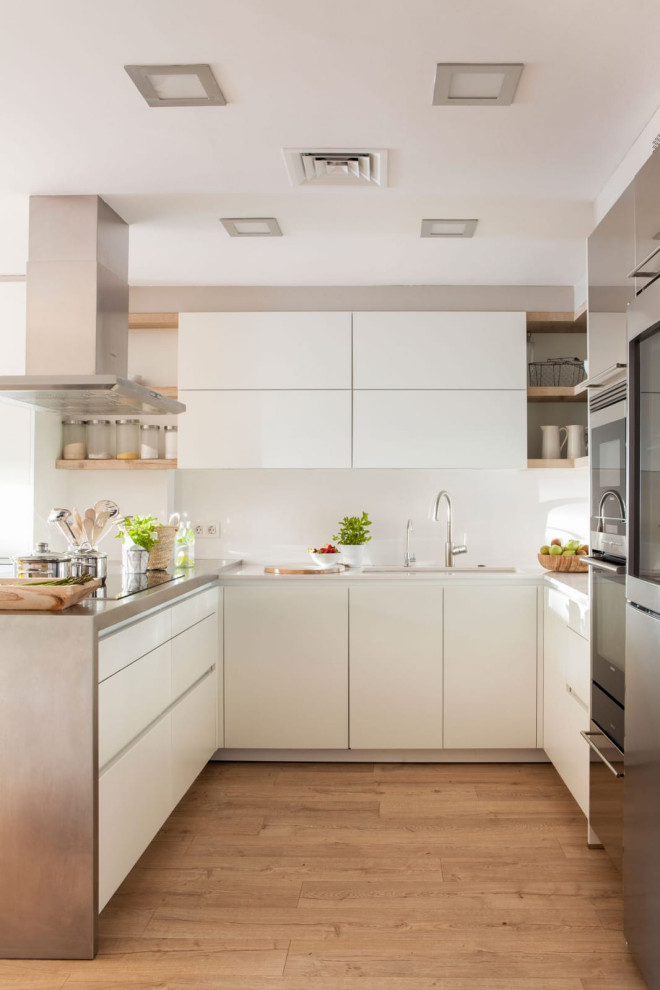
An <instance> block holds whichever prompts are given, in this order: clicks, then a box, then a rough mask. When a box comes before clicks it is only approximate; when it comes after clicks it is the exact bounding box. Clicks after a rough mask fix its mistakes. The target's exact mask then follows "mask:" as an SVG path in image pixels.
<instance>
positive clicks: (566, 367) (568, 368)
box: [528, 358, 587, 388]
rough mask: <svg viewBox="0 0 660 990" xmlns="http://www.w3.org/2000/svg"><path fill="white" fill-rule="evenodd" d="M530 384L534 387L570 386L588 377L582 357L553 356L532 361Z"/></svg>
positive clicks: (530, 365) (530, 364)
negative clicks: (548, 358)
mask: <svg viewBox="0 0 660 990" xmlns="http://www.w3.org/2000/svg"><path fill="white" fill-rule="evenodd" d="M528 367H529V384H530V385H531V386H532V388H570V387H572V386H574V385H579V384H580V382H583V381H584V379H585V378H586V377H587V373H586V372H585V370H584V361H582V360H580V358H552V359H550V360H548V361H530V363H529V366H528Z"/></svg>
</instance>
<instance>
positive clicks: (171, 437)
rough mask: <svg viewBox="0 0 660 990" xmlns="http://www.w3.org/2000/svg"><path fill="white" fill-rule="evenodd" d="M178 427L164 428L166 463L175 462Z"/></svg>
mask: <svg viewBox="0 0 660 990" xmlns="http://www.w3.org/2000/svg"><path fill="white" fill-rule="evenodd" d="M178 429H179V428H178V426H164V427H163V430H164V432H165V458H166V460H168V461H175V460H176V457H177V437H178Z"/></svg>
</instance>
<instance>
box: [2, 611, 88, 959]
mask: <svg viewBox="0 0 660 990" xmlns="http://www.w3.org/2000/svg"><path fill="white" fill-rule="evenodd" d="M0 643H2V651H1V653H0V782H1V786H2V802H0V877H1V878H2V882H1V883H0V958H5V959H27V958H30V959H91V958H92V957H93V955H94V951H95V942H96V922H97V909H96V903H97V865H96V844H97V843H96V834H97V828H98V819H97V800H96V793H97V780H98V766H97V732H96V722H97V700H96V699H97V660H96V655H97V653H96V632H95V629H94V620H93V616H92V615H90V616H89V617H86V616H77V617H75V618H64V619H63V617H62V616H61V615H57V614H55V615H52V616H51V615H41V616H38V617H33V616H32V615H30V614H29V613H21V614H19V615H15V614H14V615H10V614H7V613H5V614H0Z"/></svg>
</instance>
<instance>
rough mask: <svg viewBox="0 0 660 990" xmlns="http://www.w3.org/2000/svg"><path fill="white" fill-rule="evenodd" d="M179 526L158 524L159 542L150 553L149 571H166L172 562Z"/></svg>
mask: <svg viewBox="0 0 660 990" xmlns="http://www.w3.org/2000/svg"><path fill="white" fill-rule="evenodd" d="M178 528H179V527H178V526H156V533H157V535H158V543H157V544H156V546H155V547H154V548H153V550H151V551H150V553H149V564H148V566H147V570H149V571H166V570H167V568H168V567H169V566H170V564H171V563H172V555H173V553H174V541H175V539H176V533H177V530H178Z"/></svg>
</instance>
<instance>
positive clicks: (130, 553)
mask: <svg viewBox="0 0 660 990" xmlns="http://www.w3.org/2000/svg"><path fill="white" fill-rule="evenodd" d="M157 525H158V520H157V519H154V517H153V516H125V517H124V520H123V522H122V523H121V526H120V529H119V532H118V533H117V539H119V540H121V541H122V544H123V546H122V554H121V559H122V567H123V569H124V570H125V571H127V572H128V573H129V574H146V572H147V566H148V564H149V551H150V550H152V549H153V548H154V547H155V545H156V543H157V542H158V533H157V532H156V526H157Z"/></svg>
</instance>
